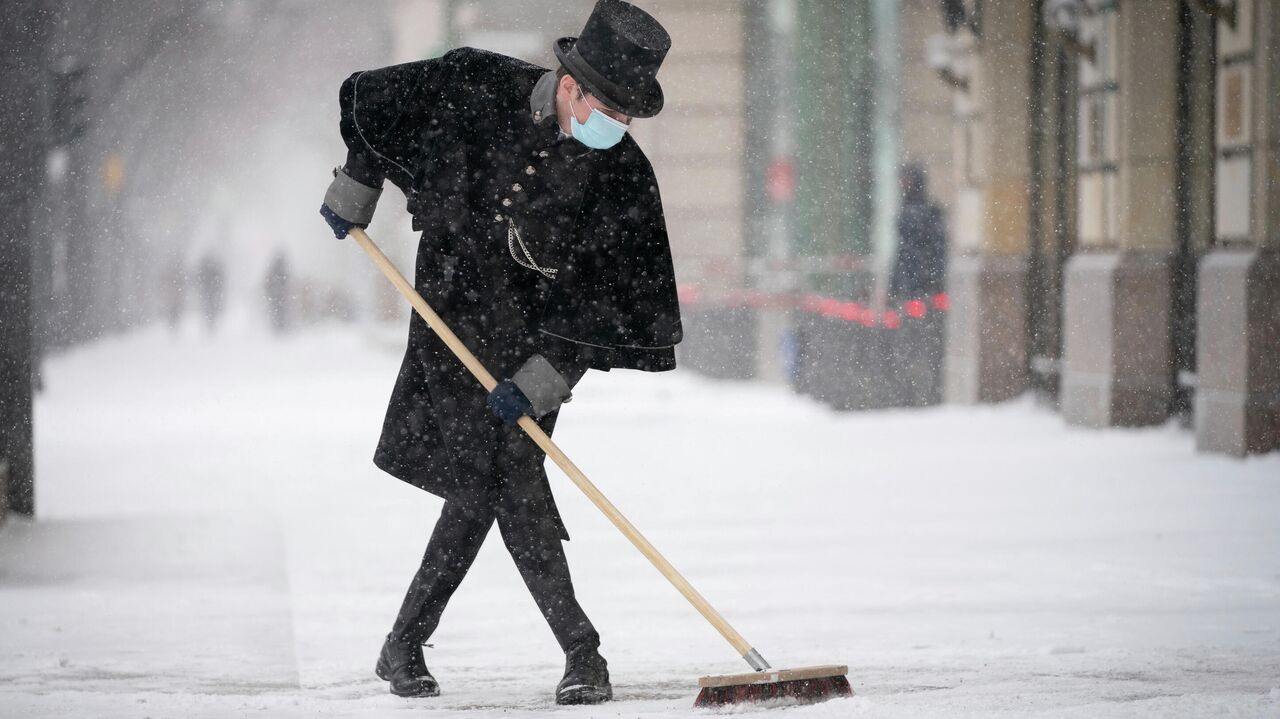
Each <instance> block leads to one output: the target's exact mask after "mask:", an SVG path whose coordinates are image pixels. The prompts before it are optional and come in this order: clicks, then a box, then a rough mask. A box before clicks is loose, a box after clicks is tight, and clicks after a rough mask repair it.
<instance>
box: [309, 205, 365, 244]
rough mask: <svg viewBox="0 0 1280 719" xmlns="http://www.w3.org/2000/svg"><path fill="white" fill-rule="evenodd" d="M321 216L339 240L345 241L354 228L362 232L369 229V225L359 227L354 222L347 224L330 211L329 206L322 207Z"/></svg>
mask: <svg viewBox="0 0 1280 719" xmlns="http://www.w3.org/2000/svg"><path fill="white" fill-rule="evenodd" d="M320 216H321V217H323V218H324V221H325V222H328V223H329V227H330V229H332V230H333V236H334V237H336V238H338V239H339V240H341V239H344V238H345V237H346V236H347V233H349V232H351V228H353V227H359V228H360V229H362V230H363V229H367V228H368V227H369V226H368V225H357V224H356V223H354V222H347V221H346V220H344V219H342V218H341V217H338V214H337V213H336V212H334V211H333V210H330V209H329V206H328V205H321V206H320Z"/></svg>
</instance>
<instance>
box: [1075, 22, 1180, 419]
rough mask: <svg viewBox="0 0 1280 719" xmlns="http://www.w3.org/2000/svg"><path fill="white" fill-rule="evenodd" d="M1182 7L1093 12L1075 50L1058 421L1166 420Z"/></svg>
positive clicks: (1168, 386) (1170, 387)
mask: <svg viewBox="0 0 1280 719" xmlns="http://www.w3.org/2000/svg"><path fill="white" fill-rule="evenodd" d="M1180 5H1181V0H1120V2H1118V3H1114V4H1111V3H1096V2H1095V3H1094V6H1095V10H1094V12H1093V13H1092V14H1091V15H1089V16H1088V17H1087V18H1086V22H1085V27H1084V32H1083V37H1082V40H1083V41H1084V42H1085V44H1087V45H1088V44H1091V45H1092V47H1093V52H1094V56H1093V58H1092V59H1090V58H1088V57H1081V58H1080V60H1079V70H1080V105H1079V107H1080V115H1079V123H1080V130H1081V131H1080V133H1079V136H1080V147H1079V153H1078V170H1079V185H1078V187H1079V190H1078V192H1079V221H1078V228H1079V233H1080V237H1079V245H1078V247H1079V250H1078V251H1077V253H1076V254H1075V255H1074V256H1072V258H1071V259H1070V260H1069V261H1068V263H1067V268H1066V275H1065V277H1064V300H1063V303H1064V317H1063V323H1064V344H1063V376H1062V395H1061V396H1062V413H1063V416H1064V417H1065V418H1066V420H1067V421H1068V422H1070V423H1071V424H1076V425H1084V426H1090V427H1106V426H1121V425H1147V424H1154V423H1158V422H1161V421H1163V420H1164V419H1165V418H1166V417H1167V416H1168V413H1169V403H1170V398H1171V397H1172V386H1173V384H1172V383H1173V377H1172V365H1171V361H1170V352H1169V322H1170V319H1169V307H1170V296H1169V292H1170V290H1169V287H1170V276H1169V261H1170V257H1171V255H1172V250H1173V247H1174V243H1175V239H1176V232H1177V227H1176V218H1177V212H1176V197H1177V194H1176V182H1177V162H1176V160H1177V152H1178V136H1177V129H1178V128H1177V117H1178V68H1179V64H1178V37H1179V32H1178V17H1179V12H1180Z"/></svg>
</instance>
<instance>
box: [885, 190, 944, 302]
mask: <svg viewBox="0 0 1280 719" xmlns="http://www.w3.org/2000/svg"><path fill="white" fill-rule="evenodd" d="M928 183H929V178H928V175H927V174H926V173H925V170H924V168H923V167H920V166H919V165H906V166H904V167H903V168H902V175H901V184H902V207H901V209H900V210H899V212H898V258H897V261H896V262H895V264H894V267H893V276H892V278H891V281H890V283H889V295H890V296H891V297H892V298H893V299H895V300H898V301H905V300H913V299H920V298H923V297H929V296H932V295H935V294H937V293H939V292H942V291H943V288H944V287H945V283H946V274H947V226H946V219H945V218H944V216H943V214H942V208H941V207H939V206H938V205H937V203H935V202H933V200H931V199H930V198H929V188H928Z"/></svg>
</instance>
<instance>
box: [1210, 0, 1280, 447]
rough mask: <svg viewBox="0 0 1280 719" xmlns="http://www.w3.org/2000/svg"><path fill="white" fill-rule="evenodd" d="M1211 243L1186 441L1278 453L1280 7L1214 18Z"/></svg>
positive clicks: (1259, 2) (1264, 4)
mask: <svg viewBox="0 0 1280 719" xmlns="http://www.w3.org/2000/svg"><path fill="white" fill-rule="evenodd" d="M1217 53H1218V63H1217V66H1218V81H1217V86H1218V93H1217V101H1216V105H1217V108H1216V110H1217V112H1216V115H1217V123H1216V124H1217V131H1218V137H1217V173H1216V182H1217V187H1216V191H1215V194H1214V197H1215V208H1216V213H1215V214H1216V217H1215V230H1214V234H1215V246H1214V249H1213V250H1212V251H1210V252H1209V253H1208V254H1207V255H1206V256H1205V257H1204V259H1203V260H1202V261H1201V263H1200V273H1199V280H1200V284H1199V297H1198V304H1199V311H1198V327H1197V343H1196V352H1197V357H1196V359H1197V374H1198V382H1199V386H1198V387H1197V389H1196V402H1195V415H1196V446H1197V447H1198V448H1199V449H1201V450H1206V451H1212V452H1224V453H1228V454H1234V455H1238V456H1240V455H1245V454H1248V453H1251V452H1268V451H1272V450H1275V449H1280V7H1277V6H1276V3H1275V2H1273V1H1272V0H1240V1H1239V2H1237V3H1235V17H1234V22H1232V21H1231V20H1230V19H1228V18H1221V19H1219V20H1218V47H1217Z"/></svg>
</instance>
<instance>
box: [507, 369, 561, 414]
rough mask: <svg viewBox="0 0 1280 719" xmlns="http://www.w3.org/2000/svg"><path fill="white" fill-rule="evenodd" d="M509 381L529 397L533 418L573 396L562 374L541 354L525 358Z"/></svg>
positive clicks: (548, 412) (558, 406)
mask: <svg viewBox="0 0 1280 719" xmlns="http://www.w3.org/2000/svg"><path fill="white" fill-rule="evenodd" d="M511 381H512V382H514V383H515V385H516V386H517V387H519V388H520V391H521V392H523V393H524V396H525V397H528V398H529V404H531V405H533V416H534V417H535V418H540V417H543V416H545V415H548V414H550V413H552V412H554V411H556V410H557V409H559V408H560V405H561V404H564V403H565V402H568V401H569V400H570V399H571V398H572V397H573V393H572V392H571V391H570V390H569V383H568V382H567V381H566V380H565V378H564V375H562V374H560V373H559V372H557V371H556V368H555V367H553V366H552V365H551V363H550V362H548V361H547V358H546V357H543V356H542V355H534V356H532V357H530V358H529V359H528V360H526V361H525V363H524V364H523V365H522V366H521V367H520V369H518V370H516V374H515V376H514V377H512V378H511Z"/></svg>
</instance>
